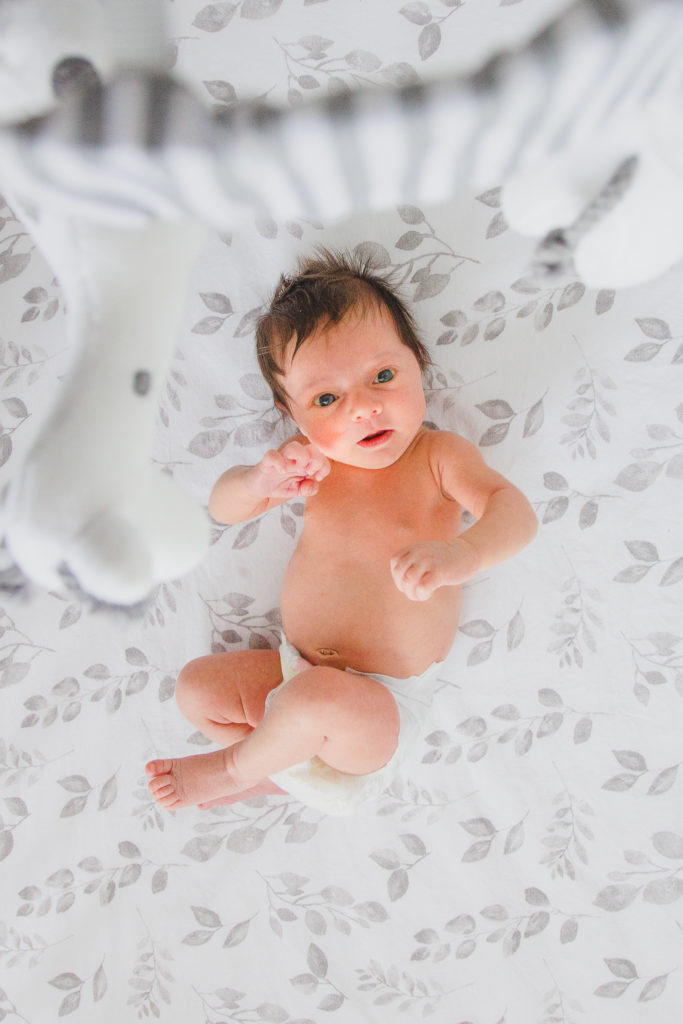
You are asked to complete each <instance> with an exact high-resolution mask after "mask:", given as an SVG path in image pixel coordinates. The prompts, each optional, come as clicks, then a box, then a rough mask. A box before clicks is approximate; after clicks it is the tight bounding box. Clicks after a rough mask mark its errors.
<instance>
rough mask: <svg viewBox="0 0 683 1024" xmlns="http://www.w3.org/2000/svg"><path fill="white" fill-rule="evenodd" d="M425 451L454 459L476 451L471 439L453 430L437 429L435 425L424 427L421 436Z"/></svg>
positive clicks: (433, 455)
mask: <svg viewBox="0 0 683 1024" xmlns="http://www.w3.org/2000/svg"><path fill="white" fill-rule="evenodd" d="M420 441H421V443H422V445H423V446H424V447H423V451H424V452H425V453H426V454H427V455H428V456H429V457H430V458H432V457H434V458H437V459H438V458H447V459H453V458H458V457H462V456H463V455H465V454H467V453H469V452H471V451H473V450H474V451H476V450H477V449H476V447H475V445H473V444H472V442H471V441H468V440H467V439H466V438H464V437H462V436H461V435H460V434H456V433H455V432H454V431H452V430H437V429H436V428H434V427H423V433H422V434H421V436H420Z"/></svg>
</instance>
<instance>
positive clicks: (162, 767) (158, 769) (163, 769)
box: [145, 760, 173, 778]
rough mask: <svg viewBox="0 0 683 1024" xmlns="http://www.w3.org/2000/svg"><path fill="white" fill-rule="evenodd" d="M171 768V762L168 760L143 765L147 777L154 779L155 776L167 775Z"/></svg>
mask: <svg viewBox="0 0 683 1024" xmlns="http://www.w3.org/2000/svg"><path fill="white" fill-rule="evenodd" d="M172 767H173V761H170V760H159V761H149V762H148V763H147V764H146V765H145V771H146V772H147V774H148V775H149V776H151V777H152V778H155V777H156V776H157V775H168V773H169V772H170V771H171V768H172Z"/></svg>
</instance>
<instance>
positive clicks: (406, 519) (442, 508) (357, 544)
mask: <svg viewBox="0 0 683 1024" xmlns="http://www.w3.org/2000/svg"><path fill="white" fill-rule="evenodd" d="M331 476H332V475H331ZM373 476H374V477H376V478H375V479H371V480H367V479H364V480H362V482H361V484H360V485H357V486H354V480H353V476H352V475H351V476H350V475H348V474H344V473H339V474H338V475H337V476H336V478H334V477H332V478H331V479H330V478H328V480H326V481H324V483H325V484H328V486H322V487H321V488H320V491H319V493H318V494H317V495H316V496H315V498H314V499H309V501H308V503H307V509H306V516H305V520H304V534H303V536H302V542H303V546H304V547H306V548H310V550H311V551H312V552H313V551H318V550H320V548H323V549H326V550H327V551H328V557H329V558H330V560H336V558H338V559H339V560H340V561H341V562H347V561H348V560H349V558H353V559H361V560H366V561H367V563H368V564H371V563H375V562H376V560H377V559H378V558H379V559H385V558H387V557H391V556H393V555H394V554H396V553H397V551H399V550H400V549H401V548H403V547H406V546H407V545H408V544H411V543H413V542H415V541H418V540H448V539H452V538H454V537H455V536H457V534H458V532H459V528H460V515H461V509H460V506H459V505H458V503H457V502H455V501H452V500H450V499H448V498H446V497H444V495H443V494H442V492H441V490H440V488H439V486H438V484H437V482H436V481H435V479H434V477H433V475H432V473H431V472H430V471H429V470H428V469H422V470H419V471H416V472H413V473H408V472H403V473H401V474H398V473H397V474H394V475H387V476H382V475H381V474H373Z"/></svg>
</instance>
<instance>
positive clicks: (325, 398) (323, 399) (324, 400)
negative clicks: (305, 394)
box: [313, 391, 337, 408]
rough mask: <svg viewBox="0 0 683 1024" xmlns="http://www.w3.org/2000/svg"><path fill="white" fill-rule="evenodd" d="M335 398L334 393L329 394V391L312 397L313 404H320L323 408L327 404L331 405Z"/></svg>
mask: <svg viewBox="0 0 683 1024" xmlns="http://www.w3.org/2000/svg"><path fill="white" fill-rule="evenodd" d="M336 400H337V399H336V398H335V396H334V395H331V394H330V392H329V391H326V392H325V394H324V395H318V397H317V398H314V399H313V405H321V406H322V407H323V408H324V407H325V406H327V405H332V403H333V402H336Z"/></svg>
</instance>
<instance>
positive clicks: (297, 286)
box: [256, 248, 431, 411]
mask: <svg viewBox="0 0 683 1024" xmlns="http://www.w3.org/2000/svg"><path fill="white" fill-rule="evenodd" d="M381 310H385V311H386V312H387V313H388V314H389V316H390V318H391V320H392V321H393V324H394V327H395V330H396V334H397V336H398V338H399V339H400V341H401V342H402V343H403V344H404V345H406V346H407V347H408V348H409V349H410V350H411V351H412V353H413V354H414V356H415V358H416V360H417V363H418V366H419V367H420V371H421V372H422V371H423V370H424V369H425V368H426V367H427V366H429V365H430V363H431V360H430V358H429V354H428V352H427V349H426V348H425V346H424V345H423V344H422V342H421V341H420V339H419V337H418V334H417V328H416V325H415V321H414V319H413V316H412V314H411V313H410V311H409V310H408V308H407V307H406V305H405V304H404V302H403V301H402V299H400V298H399V296H398V295H397V294H396V292H395V291H394V289H393V288H392V286H391V284H389V282H388V281H387V280H386V279H385V278H383V277H380V276H379V274H377V273H375V271H374V269H373V267H372V264H371V263H370V261H369V260H366V259H362V258H360V257H357V256H354V255H353V254H352V253H347V252H332V251H331V250H329V249H324V248H319V249H316V251H315V255H314V256H313V257H311V258H309V259H306V260H301V261H300V263H299V266H298V268H297V273H296V274H295V275H292V276H288V275H285V274H283V275H282V277H281V278H280V280H279V282H278V285H277V287H276V289H275V294H274V295H273V298H272V301H271V303H270V306H269V308H268V311H267V312H266V313H265V314H264V315H263V316H262V317H261V319H260V320H259V323H258V326H257V328H256V354H257V357H258V361H259V366H260V368H261V373H262V374H263V376H264V378H265V380H266V382H267V383H268V385H269V387H270V389H271V391H272V392H273V398H274V399H275V402H276V404H277V405H278V406H280V407H281V408H284V409H286V410H287V411H289V404H288V395H287V391H286V389H285V386H284V377H285V370H284V367H285V362H286V360H285V356H286V355H287V356H289V358H290V359H293V358H294V356H295V355H296V353H297V352H298V351H299V349H300V348H301V346H302V345H303V344H304V343H305V342H306V341H308V340H309V339H311V337H312V336H313V335H314V334H316V332H318V331H321V330H325V329H326V328H328V327H333V326H335V325H336V324H338V323H341V321H342V320H344V319H345V318H346V317H348V316H352V315H354V314H356V315H358V316H360V317H362V316H364V315H367V314H368V313H372V312H379V311H381ZM288 350H289V351H288Z"/></svg>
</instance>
